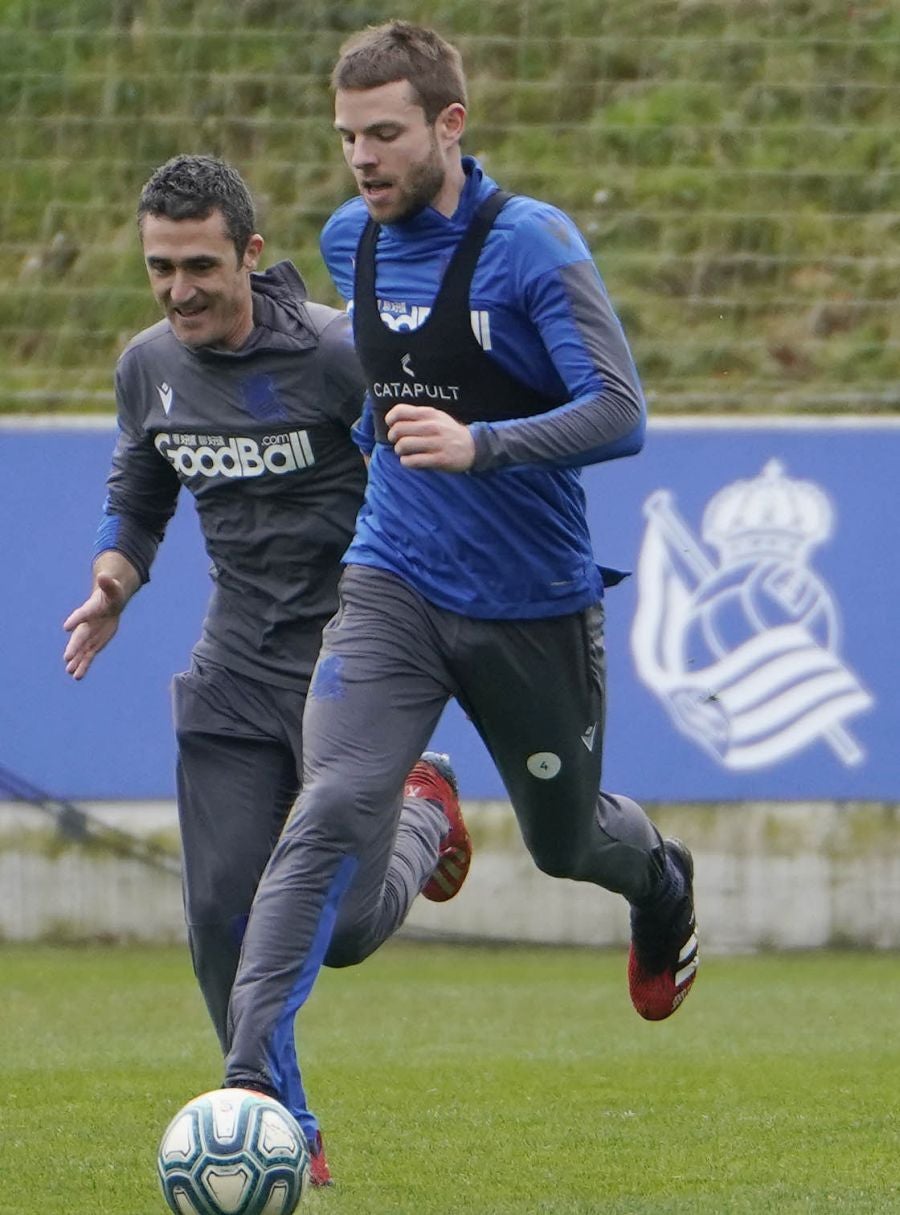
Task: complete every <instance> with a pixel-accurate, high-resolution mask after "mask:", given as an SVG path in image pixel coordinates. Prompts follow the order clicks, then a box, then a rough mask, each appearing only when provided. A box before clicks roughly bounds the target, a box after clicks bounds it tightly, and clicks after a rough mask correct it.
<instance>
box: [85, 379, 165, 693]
mask: <svg viewBox="0 0 900 1215" xmlns="http://www.w3.org/2000/svg"><path fill="white" fill-rule="evenodd" d="M116 401H117V405H118V415H119V434H118V439H117V442H116V448H115V451H114V453H113V459H112V468H111V470H110V474H109V477H108V479H107V496H106V501H105V502H104V505H103V515H102V518H101V521H100V526H99V528H98V529H97V537H96V540H95V542H94V560H93V566H92V572H93V583H92V587H91V593H90V594H89V595H88V597H87V599H86V600H85V601H84V603H82V604H81V606H80V607H77V608H76V609H75V610H74V611H73V612H72V613H71V614H70V615H69V616H68V617H67V618H66V620H65V621H64V622H63V628H64V629H65V631H66V632H67V633H69V634H70V636H69V640H68V642H67V644H66V648H65V650H64V653H63V660H64V662H65V664H66V671H67V672H68V674H70V675H71V676H72V677H73V678H74V679H83V678H84V676H85V675H86V674H87V672H88V670H89V669H90V666H91V663H92V662H93V660H94V658H95V657H96V656H97V654H99V652H100V651H101V650H102V649H103V648H104V647H105V646H106V645H108V643H109V642H110V641H111V640H112V638H113V637H114V636H115V633H116V630H117V629H118V627H119V617H120V616H121V614H122V612H123V611H124V609H125V606H126V604H127V603H128V601H129V599H131V597H132V596H133V595H134V594H135V592H136V591H138V590H139V589H140V587H141V586H142V585H143V584H144V583H145V582H147V581H149V578H150V567H151V565H152V564H153V559H154V557H155V556H156V551H157V549H158V547H159V545H160V543H161V541H162V539H163V536H164V535H165V530H166V526H167V524H168V522H169V520H170V519H171V517H172V515H173V513H174V511H175V506H176V503H177V499H178V491H179V488H180V483H179V480H178V475H177V473H176V472H175V470H174V469H173V468H172V466H171V465H170V464H169V462H168V461H167V460H165V459H164V458H163V457H162V456H161V455H160V454H159V452H158V451H157V450H156V448H155V446H154V443H153V438H152V435H150V434H149V433H148V432H147V431H146V430H144V429H143V428H142V427H141V426H140V425H139V424H137V423H136V421H135V419H134V417H133V410H131V409H130V408H129V400H128V394H127V393H126V392H125V389H124V386H123V380H122V376H121V364H120V368H119V370H118V371H117V375H116Z"/></svg>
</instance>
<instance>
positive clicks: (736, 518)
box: [631, 460, 873, 770]
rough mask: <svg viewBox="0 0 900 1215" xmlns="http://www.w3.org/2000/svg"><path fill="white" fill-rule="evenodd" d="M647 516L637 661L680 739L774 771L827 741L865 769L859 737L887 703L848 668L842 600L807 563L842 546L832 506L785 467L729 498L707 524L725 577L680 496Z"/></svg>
mask: <svg viewBox="0 0 900 1215" xmlns="http://www.w3.org/2000/svg"><path fill="white" fill-rule="evenodd" d="M644 513H645V515H646V516H647V530H646V532H645V534H644V541H643V545H642V547H641V553H640V558H639V562H638V579H637V581H638V585H637V592H638V605H637V611H636V614H635V619H634V626H633V628H632V634H631V647H632V652H633V654H634V659H635V665H636V667H637V671H638V674H639V676H640V678H641V679H642V680H643V681H644V683H645V684H646V685H647V686H648V687H649V688H650V689H651V690H652V691H653V692H655V693H656V695H657V696H658V697H659V698H660V700H661V701H662V703H663V704H664V705H665V706H666V708H667V709H668V711H669V714H670V715H671V717H672V720H673V722H674V723H675V725H676V726H677V727H678V728H679V729H680V730H681V731H682V732H683V733H684V734H686V735H687V736H688V737H689V738H691V739H692V740H693V741H694V742H696V743H698V744H699V745H701V746H702V747H704V748H705V749H706V750H707V751H709V752H710V753H711V754H712V755H713V756H714V757H715V758H716V759H717V760H718V761H719V762H720V763H721V764H723V765H724V766H725V767H726V768H733V769H736V770H748V769H753V768H762V767H766V766H768V765H770V764H773V763H777V762H778V761H780V760H783V759H785V758H787V757H788V756H791V755H793V754H795V753H796V752H798V751H800V750H801V749H802V748H803V747H806V746H809V745H810V744H811V743H813V742H814V741H816V740H817V739H822V740H823V741H824V742H826V743H827V744H828V745H829V746H830V747H831V749H832V751H833V752H834V754H835V755H836V756H837V758H838V759H839V760H840V761H841V763H843V764H845V765H847V766H849V765H852V764H858V763H860V762H861V761H862V759H863V758H864V752H863V750H862V748H861V747H860V745H859V744H858V742H857V741H856V739H855V738H854V737H853V736H852V735H851V733H850V732H849V730H848V729H847V727H846V725H845V723H846V721H847V720H848V718H850V717H853V716H854V715H855V714H857V713H861V712H862V711H863V710H865V709H868V708H870V707H871V705H872V703H873V700H872V697H871V696H870V694H869V693H868V691H867V690H866V689H865V688H864V687H863V686H862V685H861V684H860V682H859V680H858V679H857V678H856V676H855V675H854V674H853V672H852V671H850V670H849V669H848V668H847V666H846V665H845V664H844V663H843V662H842V661H841V659H840V657H839V656H838V645H839V620H838V615H837V611H836V608H835V604H834V600H833V599H832V596H831V594H830V592H829V590H828V588H827V587H826V586H825V585H824V583H823V582H822V581H821V579H820V578H819V577H817V575H816V574H814V573H813V572H812V570H811V569H810V568H809V566H808V563H807V562H808V558H809V554H810V552H811V550H812V549H813V547H814V546H815V545H817V544H821V543H822V542H823V541H824V540H826V539H827V538H828V537H829V536H830V534H831V526H832V519H833V514H834V512H833V509H832V505H831V503H830V502H829V500H828V498H827V496H826V495H825V493H824V492H823V491H822V490H821V489H820V488H819V487H818V486H816V485H813V484H812V483H811V482H809V481H794V480H791V479H790V478H788V477H786V476H785V475H784V469H783V467H782V465H781V464H780V463H779V462H778V461H777V460H770V461H769V463H768V464H766V466H765V468H764V469H763V470H762V473H761V475H760V476H759V477H757V478H755V479H754V480H752V481H735V482H734V483H733V484H731V485H727V486H725V488H724V489H722V490H720V491H719V493H717V494H715V495H714V496H713V497H712V498H711V499H710V501H709V502H708V504H707V506H706V510H705V511H704V515H703V524H702V536H703V540H704V541H705V542H706V544H708V545H710V546H711V547H712V548H714V549H716V550H717V551H718V555H719V559H718V563H715V562H714V561H712V560H711V559H710V557H709V556H708V554H707V552H706V551H705V550H704V548H703V546H702V545H701V543H700V542H699V541H698V540H697V538H696V537H695V536H694V535H693V534H692V532H691V531H690V529H689V528H688V526H687V525H686V524H685V522H684V521H683V520H682V519H681V518H680V517H679V515H678V513H677V511H676V509H675V505H674V502H673V499H672V495H671V493H669V491H668V490H659V491H657V492H656V493H654V494H652V495H651V497H650V498H649V499H648V500H647V502H646V503H645V504H644Z"/></svg>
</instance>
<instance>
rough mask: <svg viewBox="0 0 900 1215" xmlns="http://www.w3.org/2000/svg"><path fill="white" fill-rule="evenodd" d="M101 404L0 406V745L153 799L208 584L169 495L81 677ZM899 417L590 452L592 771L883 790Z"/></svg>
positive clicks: (896, 791)
mask: <svg viewBox="0 0 900 1215" xmlns="http://www.w3.org/2000/svg"><path fill="white" fill-rule="evenodd" d="M112 443H113V431H112V427H111V425H110V424H108V423H105V422H104V423H103V424H98V425H94V426H91V425H87V424H82V425H74V424H73V425H66V426H58V427H43V428H41V427H37V428H33V427H30V426H28V425H26V424H24V423H22V424H20V425H16V424H13V423H7V425H5V426H4V427H3V428H2V429H0V452H2V456H3V468H4V478H3V481H2V483H0V505H2V508H3V519H4V528H3V569H4V571H5V578H4V595H3V603H4V621H3V646H2V650H0V655H2V656H0V681H2V682H0V765H3V766H4V767H6V768H9V769H12V770H13V771H15V772H17V773H19V774H20V775H21V776H23V777H24V778H26V779H27V780H29V781H31V782H33V783H34V784H37V785H39V786H41V787H43V788H46V789H48V790H49V791H50V792H52V793H53V794H55V795H57V796H64V797H70V798H75V799H106V798H111V799H143V798H168V797H171V796H172V795H173V790H174V779H173V763H174V747H173V741H172V736H171V726H170V718H169V691H168V689H169V682H170V679H171V675H172V673H173V672H175V671H177V670H181V669H183V668H184V667H185V666H186V665H187V663H188V661H189V654H190V649H191V646H192V644H193V642H194V640H195V639H196V637H197V635H198V632H199V627H200V621H201V618H202V615H203V610H204V606H205V602H206V599H207V596H208V593H209V580H208V574H207V567H208V562H207V559H206V556H205V554H204V552H203V548H202V545H201V542H200V537H199V531H198V527H197V521H196V518H195V515H194V509H193V503H192V501H191V500H190V499H189V498H188V497H187V496H186V495H182V501H181V503H180V505H179V508H178V511H177V512H176V515H175V518H174V520H173V522H172V525H171V527H170V531H169V535H168V536H167V539H166V542H165V544H164V545H163V547H162V549H161V551H160V555H159V557H158V559H157V563H156V565H155V566H154V570H153V578H152V581H151V583H150V585H149V586H148V587H146V588H144V590H142V592H141V593H140V594H139V595H138V596H137V597H136V598H135V599H134V600H133V601H132V603H131V604H130V605H129V607H128V611H127V613H126V614H125V616H124V617H123V619H122V625H121V628H120V630H119V634H118V636H117V637H116V638H115V640H114V641H113V643H112V644H111V645H110V646H109V647H108V649H107V650H106V651H105V652H104V654H102V655H101V657H100V658H99V659H98V660H97V662H96V663H95V666H94V668H92V670H91V672H90V673H89V675H88V676H87V678H86V679H85V680H83V681H82V682H81V683H78V684H76V683H74V682H73V681H72V680H71V679H70V678H69V677H68V676H67V675H66V674H65V671H64V668H63V662H62V650H63V646H64V644H65V635H64V634H63V631H62V621H63V619H64V618H65V616H66V615H67V614H68V612H69V611H70V610H71V609H72V608H73V607H74V606H76V605H77V604H78V603H80V602H81V601H82V599H83V598H84V596H85V594H86V592H87V590H88V587H89V581H90V572H89V554H90V549H91V544H92V540H93V535H94V531H95V528H96V524H97V521H98V518H99V510H100V504H101V501H102V498H103V481H104V477H105V474H106V469H107V466H108V462H109V456H110V452H111V449H112ZM898 470H900V425H898V424H897V423H896V421H894V420H891V419H886V420H881V421H879V420H869V419H812V418H807V419H789V420H788V419H743V420H723V419H704V420H689V419H671V420H667V421H663V422H657V423H655V424H653V425H651V429H650V433H649V436H648V441H647V445H646V447H645V449H644V451H643V452H642V453H641V455H640V456H638V457H636V458H633V459H626V460H619V461H615V462H613V463H610V464H606V465H598V466H596V467H593V468H590V469H586V470H585V472H584V485H585V491H586V495H587V501H588V510H589V515H590V518H591V524H592V531H593V535H594V541H595V548H596V554H597V558H598V561H600V562H601V563H602V564H604V565H607V566H614V567H618V568H621V569H627V570H630V571H631V576H630V577H629V578H628V579H626V580H625V581H624V582H623V583H621V584H620V585H619V586H617V587H615V588H614V589H611V590H610V591H609V593H608V597H607V654H608V669H609V712H608V720H607V730H606V747H605V754H606V759H605V777H604V784H605V785H606V786H607V787H608V788H610V789H614V790H617V791H621V792H627V793H629V794H630V795H632V796H634V797H636V798H638V799H641V800H645V801H667V802H688V801H692V802H694V801H730V800H734V801H746V800H766V801H769V800H777V801H786V800H806V799H813V800H816V799H839V800H843V799H854V800H856V799H864V800H868V799H873V800H896V799H897V798H898V796H900V765H898V764H897V762H896V759H895V753H896V739H897V738H898V737H900V699H898V697H897V695H896V693H895V691H894V684H895V682H896V679H897V674H898V669H900V662H898V657H900V654H898V651H900V645H898V640H897V634H898V628H897V624H896V622H895V618H894V616H893V607H894V604H895V603H896V602H898V600H900V568H898V561H897V553H898V549H900V521H898V514H900V512H898V491H897V482H898ZM434 743H435V745H436V746H438V747H440V748H442V749H445V750H448V751H450V752H451V753H452V755H453V757H454V761H455V763H456V765H457V766H458V769H459V775H460V786H461V791H462V793H463V795H464V796H465V797H469V798H502V797H504V791H503V788H502V785H501V783H500V781H499V778H498V777H497V774H496V772H495V770H494V768H493V765H492V763H491V761H490V758H489V756H488V755H487V752H486V751H485V749H484V747H483V746H482V744H481V742H480V740H479V739H478V737H477V735H476V733H475V731H474V729H473V728H472V726H471V725H470V723H469V722H468V721H467V720H466V719H465V717H464V716H463V715H462V713H461V712H460V711H459V710H458V709H457V708H456V707H455V706H451V707H450V708H448V710H447V712H446V714H445V715H444V718H443V719H442V722H441V724H440V726H439V728H438V731H437V734H436V736H435V740H434Z"/></svg>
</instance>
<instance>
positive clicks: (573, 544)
mask: <svg viewBox="0 0 900 1215" xmlns="http://www.w3.org/2000/svg"><path fill="white" fill-rule="evenodd" d="M463 167H464V169H465V172H466V185H465V188H464V190H463V193H462V196H461V198H460V202H459V206H458V207H457V210H456V212H455V213H454V215H453V216H452V217H450V218H447V217H446V216H444V215H441V214H440V213H439V212H438V211H436V210H434V209H433V208H431V207H427V208H425V209H424V210H423V211H421V212H419V213H418V214H417V215H416V216H414V217H413V218H412V219H410V220H406V221H403V222H401V223H396V224H389V225H384V226H383V227H382V228H381V230H380V233H379V238H378V244H377V252H376V290H377V294H378V301H379V309H380V312H381V317H382V320H383V321H384V323H385V324H386V325H388V326H389V327H391V328H392V329H395V330H400V329H404V328H405V329H415V328H418V326H419V325H421V324H422V322H423V321H424V319H425V318H426V317H427V315H428V313H429V311H430V308H431V305H432V303H433V302H434V299H435V296H436V295H437V292H438V289H439V287H440V283H441V278H442V275H443V273H444V269H445V267H446V265H447V262H448V260H449V256H450V254H451V253H452V251H453V250H454V249H455V247H456V245H457V244H458V242H459V240H460V239H461V237H462V235H463V233H464V232H465V230H466V228H467V227H468V224H469V222H470V220H471V218H472V215H473V213H474V211H475V209H476V208H477V206H478V204H479V203H480V202H481V201H482V200H483V199H484V198H486V197H487V195H489V194H490V193H491V192H492V191H493V190H495V189H496V184H495V183H494V182H493V181H492V180H491V179H490V178H489V177H487V176H486V175H485V174H484V173H483V171H482V169H481V167H480V165H479V164H478V162H477V161H475V160H474V159H472V158H470V157H465V158H464V160H463ZM367 219H368V213H367V211H366V208H365V204H364V203H363V201H362V199H360V198H355V199H352V200H351V201H350V202H348V203H345V204H344V205H343V206H342V207H340V208H339V209H338V210H337V211H336V212H335V213H334V215H333V216H332V217H331V219H330V220H329V221H328V223H327V224H326V226H325V228H324V230H323V233H322V254H323V257H324V259H325V262H326V264H327V266H328V268H329V270H330V272H331V275H332V278H333V279H334V282H335V285H336V286H337V288H338V290H339V291H340V293H341V295H342V296H343V297H344V298H345V299H346V300H348V301H350V304H351V307H352V296H353V284H354V259H355V256H356V250H357V246H358V244H359V239H360V236H361V234H362V231H363V229H364V228H365V225H366V222H367ZM469 304H470V311H471V322H472V329H473V332H474V333H475V335H476V337H477V338H478V340H479V342H480V344H481V346H482V347H483V348H484V350H485V351H487V352H488V353H489V354H490V356H491V357H493V358H495V359H496V360H497V362H498V363H499V364H500V366H502V367H503V368H505V369H506V370H507V371H509V372H511V373H512V374H514V375H515V376H516V377H517V378H518V379H520V380H525V381H526V382H527V383H528V384H530V385H532V386H533V387H534V388H535V389H536V390H537V391H539V392H542V393H545V394H546V395H547V396H548V397H550V398H553V399H555V400H562V401H564V404H562V405H560V406H558V407H556V408H552V409H550V410H548V411H547V412H546V413H542V414H539V415H537V416H531V417H524V418H521V419H513V420H510V421H501V422H490V423H488V422H474V423H472V424H471V425H470V430H471V432H472V435H473V437H474V440H475V464H474V465H473V468H472V470H471V471H470V472H468V473H445V472H435V471H430V470H423V469H408V468H404V467H403V465H402V464H401V463H400V460H399V459H398V458H397V456H396V455H395V454H394V451H393V449H392V448H391V447H390V445H388V444H386V443H378V444H376V443H375V439H374V430H373V426H372V416H371V401H367V405H366V409H365V411H364V414H363V418H362V421H361V423H360V425H359V427H358V428H357V441H358V442H359V444H360V446H361V447H362V448H363V449H364V450H366V451H367V452H370V453H371V455H372V460H371V464H370V467H369V480H368V488H367V490H366V499H365V503H364V505H363V508H362V510H361V512H360V514H359V518H358V520H357V528H356V535H355V538H354V540H353V541H352V542H351V544H350V547H349V548H348V550H347V552H346V554H345V556H344V560H345V562H347V563H353V564H359V565H370V566H375V567H377V568H379V569H385V570H388V571H390V572H392V573H394V574H396V575H397V576H398V577H400V578H402V579H403V580H404V581H405V582H407V583H409V584H410V585H411V586H413V587H414V588H415V589H416V590H417V591H418V592H419V593H420V594H421V595H422V596H423V597H424V598H426V599H428V600H429V601H430V602H432V603H435V604H437V605H438V606H439V607H443V608H446V609H448V610H450V611H454V612H459V613H461V614H463V615H467V616H475V617H480V618H485V619H517V618H518V619H527V618H538V617H543V616H557V615H563V614H566V613H568V612H574V611H579V610H580V609H582V608H583V607H586V606H587V605H588V604H590V603H593V602H596V601H597V600H598V599H599V598H600V597H601V596H602V594H603V583H602V578H601V575H600V571H599V569H598V567H597V565H596V563H595V561H594V556H593V549H592V545H591V538H590V535H589V533H588V528H587V521H586V518H585V509H584V507H585V503H584V492H583V489H582V486H581V478H580V472H579V468H580V466H583V465H586V464H592V463H597V462H599V461H601V460H609V459H615V458H617V457H619V456H625V455H631V454H633V453H635V452H637V451H639V450H640V448H641V446H642V444H643V437H644V427H645V407H644V399H643V394H642V392H641V388H640V383H639V380H638V377H637V373H636V371H635V368H634V363H633V360H632V358H631V353H630V351H629V349H628V344H627V342H626V340H625V336H624V334H623V332H622V328H621V325H620V324H619V321H618V319H617V318H616V316H615V313H614V312H613V309H612V306H611V304H610V302H609V298H608V296H607V294H606V290H605V288H604V286H603V282H602V280H601V278H600V275H599V273H598V271H597V268H596V266H595V265H594V262H593V260H592V258H591V255H590V252H589V250H588V248H587V245H586V244H585V241H584V239H583V237H582V236H581V234H580V233H579V231H578V229H577V228H576V227H575V225H574V223H573V222H572V220H571V219H569V217H568V216H566V215H565V214H564V213H563V212H562V211H560V210H559V209H558V208H556V207H553V206H550V205H549V204H548V203H543V202H539V201H537V200H535V199H531V198H527V197H524V196H521V195H516V196H514V197H513V198H512V199H511V200H510V201H509V202H508V203H507V204H506V206H505V207H504V208H503V210H502V211H501V213H500V215H499V216H498V218H497V219H496V220H495V222H494V226H493V228H492V229H491V231H490V233H489V234H488V237H487V240H486V242H485V245H484V248H483V250H482V253H481V256H480V258H479V261H478V264H477V266H476V269H475V273H474V277H473V280H472V287H471V293H470V300H469Z"/></svg>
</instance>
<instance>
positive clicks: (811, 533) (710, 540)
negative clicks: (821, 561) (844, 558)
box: [703, 460, 832, 566]
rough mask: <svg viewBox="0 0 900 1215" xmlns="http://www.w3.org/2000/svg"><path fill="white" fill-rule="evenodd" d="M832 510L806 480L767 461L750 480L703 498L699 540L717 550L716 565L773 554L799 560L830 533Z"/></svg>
mask: <svg viewBox="0 0 900 1215" xmlns="http://www.w3.org/2000/svg"><path fill="white" fill-rule="evenodd" d="M831 522H832V509H831V503H830V502H829V501H828V498H827V497H826V495H825V494H824V493H823V492H822V490H821V489H819V487H818V486H816V485H813V484H812V482H811V481H793V480H791V478H790V477H786V476H785V475H784V467H783V465H782V464H781V462H780V461H779V460H770V461H769V462H768V464H766V466H765V467H764V468H763V470H762V473H761V474H760V476H758V477H756V478H755V479H754V480H752V481H735V482H733V483H732V484H731V485H727V486H726V487H725V488H724V489H722V490H720V491H719V492H718V493H717V494H716V495H715V496H714V497H713V498H711V499H710V500H709V503H708V504H707V507H706V510H705V511H704V513H703V539H704V540H705V541H706V542H707V544H711V545H712V546H713V547H714V548H717V549H718V550H719V555H720V558H721V563H722V565H723V566H724V565H732V564H734V563H736V562H739V561H746V560H747V559H748V558H756V557H766V556H775V557H780V558H781V559H782V560H787V561H793V562H797V561H802V560H803V559H804V558H805V556H806V554H807V553H808V552H809V550H810V549H811V548H812V547H813V545H815V544H819V543H821V542H822V541H823V540H826V539H827V538H828V536H829V535H830V534H831Z"/></svg>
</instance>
